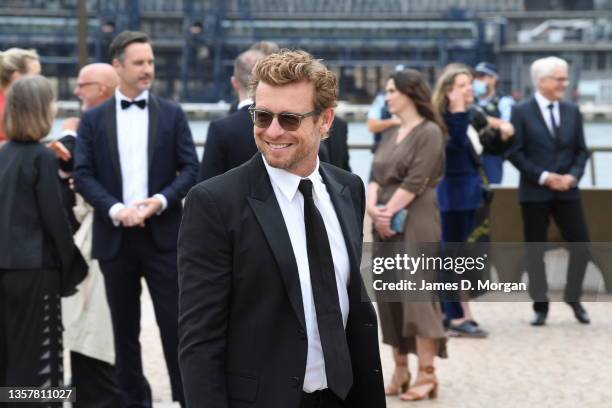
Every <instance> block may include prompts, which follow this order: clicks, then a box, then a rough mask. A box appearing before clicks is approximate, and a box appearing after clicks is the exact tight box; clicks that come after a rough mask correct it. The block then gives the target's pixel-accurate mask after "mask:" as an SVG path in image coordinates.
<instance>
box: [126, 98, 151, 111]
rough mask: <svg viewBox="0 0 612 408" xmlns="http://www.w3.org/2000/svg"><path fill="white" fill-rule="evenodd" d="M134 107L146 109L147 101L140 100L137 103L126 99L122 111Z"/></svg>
mask: <svg viewBox="0 0 612 408" xmlns="http://www.w3.org/2000/svg"><path fill="white" fill-rule="evenodd" d="M132 105H136V106H138V107H139V108H140V109H144V108H146V106H147V100H146V99H139V100H137V101H126V100H125V99H122V100H121V109H127V108H129V107H130V106H132Z"/></svg>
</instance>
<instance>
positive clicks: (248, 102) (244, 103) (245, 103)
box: [236, 98, 253, 110]
mask: <svg viewBox="0 0 612 408" xmlns="http://www.w3.org/2000/svg"><path fill="white" fill-rule="evenodd" d="M252 104H253V100H252V99H251V98H246V99H245V100H243V101H242V102H240V103H239V104H238V106H236V110H240V109H242V108H244V107H245V106H251V105H252Z"/></svg>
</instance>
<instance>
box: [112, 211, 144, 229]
mask: <svg viewBox="0 0 612 408" xmlns="http://www.w3.org/2000/svg"><path fill="white" fill-rule="evenodd" d="M116 218H117V221H119V222H120V223H121V225H123V226H124V227H127V228H131V227H144V225H145V224H144V217H143V216H142V215H141V214H140V211H139V210H138V209H137V208H136V207H124V208H122V209H121V210H119V212H117V216H116Z"/></svg>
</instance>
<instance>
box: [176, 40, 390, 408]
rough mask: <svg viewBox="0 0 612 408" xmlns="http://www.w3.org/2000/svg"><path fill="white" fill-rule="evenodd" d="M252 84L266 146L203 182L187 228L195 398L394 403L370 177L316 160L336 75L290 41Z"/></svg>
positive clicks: (183, 299) (184, 253)
mask: <svg viewBox="0 0 612 408" xmlns="http://www.w3.org/2000/svg"><path fill="white" fill-rule="evenodd" d="M251 92H252V94H253V100H254V104H253V106H252V107H251V108H250V113H251V117H252V120H253V123H254V127H253V132H254V137H255V143H256V144H257V148H258V150H259V153H257V154H256V155H255V156H254V157H253V158H252V159H251V160H249V161H248V162H247V163H245V164H243V165H242V166H240V167H238V168H235V169H233V170H230V171H229V172H227V173H225V174H223V175H221V176H219V177H215V178H212V179H209V180H207V181H204V182H203V183H200V184H199V185H197V186H196V187H194V188H193V189H192V190H191V192H190V193H189V195H188V196H187V200H186V204H185V213H184V217H183V220H182V223H181V230H180V233H179V251H178V262H179V290H180V301H179V304H180V311H179V339H180V344H179V358H180V365H181V374H182V378H183V383H184V389H185V399H186V402H187V407H190V408H207V407H229V408H232V407H235V408H237V407H247V406H248V407H261V408H264V407H265V408H268V407H284V408H302V407H303V408H305V407H322V408H332V407H333V408H336V407H366V408H379V407H384V406H385V396H384V390H383V383H382V375H381V365H380V356H379V352H378V337H377V335H378V334H377V332H378V330H377V323H376V315H375V313H374V309H373V307H372V305H371V303H370V302H369V301H367V299H364V300H366V301H365V302H362V293H365V292H364V288H363V282H362V279H361V276H360V274H359V265H360V261H361V246H362V229H363V228H362V227H363V215H364V209H365V197H364V186H363V182H362V181H361V180H360V179H359V178H358V177H357V176H355V175H352V174H350V173H348V172H346V171H344V170H340V169H338V168H337V167H334V166H331V165H328V164H326V163H322V162H320V161H319V159H318V157H317V154H318V151H319V144H320V143H321V140H322V138H324V137H325V135H326V134H327V133H328V131H329V129H330V126H331V124H332V121H333V119H334V107H335V105H336V98H337V88H336V78H335V77H334V75H333V74H332V73H331V72H330V71H329V70H328V69H327V68H326V67H325V66H324V65H323V64H322V63H321V62H319V61H318V60H315V59H314V58H313V57H312V56H311V55H310V54H308V53H306V52H303V51H289V50H283V51H281V52H279V53H276V54H272V55H269V56H267V57H266V58H264V59H263V60H261V61H259V62H258V63H257V64H256V65H255V67H254V69H253V78H252V81H251ZM364 296H365V295H364Z"/></svg>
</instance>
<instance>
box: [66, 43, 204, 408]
mask: <svg viewBox="0 0 612 408" xmlns="http://www.w3.org/2000/svg"><path fill="white" fill-rule="evenodd" d="M110 55H111V58H112V62H113V67H114V68H115V70H116V71H117V74H118V75H119V78H120V83H119V87H118V88H117V90H116V92H115V96H114V97H113V98H111V99H109V100H107V101H106V102H103V103H102V104H101V105H98V106H96V107H95V108H93V109H91V110H88V111H87V112H85V114H84V115H83V117H82V119H81V123H80V126H79V130H78V135H79V137H78V138H77V145H76V153H75V170H74V176H75V183H76V188H77V191H78V192H79V193H81V195H82V196H83V197H84V198H85V200H86V201H87V202H89V203H90V204H91V205H92V206H93V207H94V208H95V213H94V225H93V244H92V257H93V258H95V259H98V261H99V262H100V267H101V268H102V272H103V274H104V280H105V284H106V294H107V297H108V302H109V306H110V310H111V317H112V321H113V330H114V336H115V349H116V360H117V361H116V366H117V378H118V380H119V385H120V386H121V388H122V390H123V392H124V396H125V397H126V402H127V404H126V405H127V406H128V407H151V390H150V387H149V385H148V382H147V380H146V378H145V377H144V375H143V372H142V360H141V350H140V342H139V340H138V336H139V332H140V293H141V278H142V277H144V278H145V279H146V281H147V286H148V288H149V292H150V293H151V298H152V300H153V307H154V309H155V316H156V318H157V323H158V326H159V329H160V334H161V340H162V346H163V349H164V356H165V359H166V365H167V367H168V372H169V374H170V384H171V388H172V395H173V399H174V400H176V401H180V402H181V404H182V403H183V392H182V384H181V379H180V373H179V369H178V355H177V349H178V338H177V316H178V284H177V272H176V239H177V235H178V229H179V225H180V220H181V216H182V205H181V200H182V199H183V197H184V196H185V195H186V194H187V191H188V190H189V189H190V188H191V187H192V186H193V184H194V183H195V182H196V178H197V171H198V164H197V156H196V152H195V147H194V144H193V139H192V137H191V132H190V130H189V126H188V124H187V120H186V118H185V115H184V113H183V111H182V110H181V108H180V106H178V105H176V104H174V103H171V102H169V101H166V100H163V99H161V98H158V97H156V96H155V95H151V94H149V89H150V87H151V83H152V81H153V78H154V65H153V50H152V48H151V44H150V42H149V38H148V36H147V35H146V34H144V33H138V32H130V31H125V32H123V33H121V34H119V35H118V36H117V37H116V38H115V40H114V41H113V42H112V43H111V46H110Z"/></svg>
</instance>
